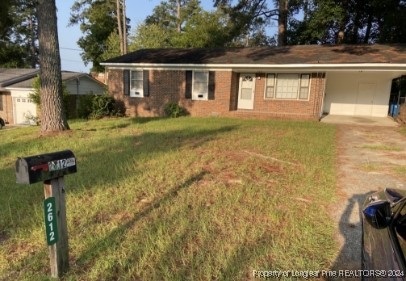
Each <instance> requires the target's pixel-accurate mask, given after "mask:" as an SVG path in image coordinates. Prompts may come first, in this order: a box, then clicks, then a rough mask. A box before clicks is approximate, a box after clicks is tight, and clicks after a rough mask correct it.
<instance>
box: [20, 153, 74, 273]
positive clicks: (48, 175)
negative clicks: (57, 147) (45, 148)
mask: <svg viewBox="0 0 406 281" xmlns="http://www.w3.org/2000/svg"><path fill="white" fill-rule="evenodd" d="M72 173H76V158H75V156H74V155H73V152H72V151H70V150H64V151H59V152H53V153H48V154H41V155H36V156H30V157H25V158H18V159H17V161H16V179H17V183H21V184H32V183H36V182H40V181H42V182H43V183H44V195H45V200H44V221H45V232H46V241H47V244H48V248H49V258H50V265H51V276H52V277H56V278H58V277H61V276H62V274H63V273H65V272H67V271H68V269H69V248H68V230H67V224H66V200H65V186H64V183H63V177H64V175H68V174H72Z"/></svg>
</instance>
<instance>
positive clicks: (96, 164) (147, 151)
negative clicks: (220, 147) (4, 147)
mask: <svg viewBox="0 0 406 281" xmlns="http://www.w3.org/2000/svg"><path fill="white" fill-rule="evenodd" d="M234 129H236V126H222V127H217V128H209V129H194V130H193V131H192V132H191V131H190V130H189V129H187V128H186V129H180V130H168V131H164V132H162V131H161V132H146V133H143V134H140V135H124V136H121V137H115V138H114V141H112V140H110V139H109V138H108V135H106V138H105V139H103V140H100V141H99V142H96V143H92V142H89V144H88V145H84V147H81V148H80V149H76V150H75V149H72V150H73V152H74V154H75V156H76V159H77V169H78V172H77V173H76V174H72V175H68V176H66V177H65V186H66V190H67V199H68V198H69V197H70V196H74V195H75V194H76V193H79V194H81V193H83V192H88V191H93V192H94V191H96V190H97V189H100V188H103V189H116V188H119V187H120V183H121V182H122V181H125V180H126V179H127V178H128V177H129V175H131V176H133V177H136V176H137V174H140V173H142V172H144V169H143V167H142V165H138V162H140V161H141V162H142V161H145V160H146V159H147V160H148V159H152V158H153V157H154V156H155V155H156V154H161V153H166V152H172V151H176V150H178V149H180V148H191V149H193V148H196V147H199V146H201V145H203V144H205V143H207V142H209V141H211V140H213V139H215V138H216V136H218V135H219V134H223V133H227V132H229V131H232V130H234ZM73 133H77V131H76V132H73ZM79 133H82V134H83V132H79ZM92 134H93V132H85V135H84V136H83V138H81V139H78V138H73V139H72V140H70V139H69V138H68V137H67V138H66V141H65V142H61V143H60V147H57V148H55V151H58V150H64V149H69V147H70V146H71V145H72V142H77V141H83V142H84V143H87V142H86V140H87V139H91V138H92ZM10 145H12V146H20V145H29V143H27V142H25V141H18V142H17V143H13V144H10ZM13 154H14V153H13ZM13 154H11V155H13ZM9 155H10V154H9ZM25 156H28V155H25ZM14 163H15V162H14ZM14 163H11V164H10V166H9V167H5V168H2V169H0V180H1V182H0V191H1V192H2V196H1V198H0V206H1V207H2V208H3V210H7V211H8V212H9V213H10V214H13V217H14V218H15V221H12V220H10V218H7V216H2V217H0V229H4V230H5V231H4V232H5V234H6V236H9V234H10V233H11V232H15V231H17V230H18V229H31V228H32V225H33V220H32V215H33V206H37V208H36V209H37V211H38V210H39V211H40V212H42V200H43V184H42V183H36V184H33V185H29V186H28V185H25V186H22V185H17V184H16V183H15V170H14ZM69 208H70V207H69V206H67V211H68V220H69ZM3 215H4V212H3Z"/></svg>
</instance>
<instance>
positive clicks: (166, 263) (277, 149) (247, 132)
mask: <svg viewBox="0 0 406 281" xmlns="http://www.w3.org/2000/svg"><path fill="white" fill-rule="evenodd" d="M70 126H71V128H72V130H71V131H70V132H67V133H62V134H60V135H57V136H53V137H41V136H40V135H39V132H38V128H36V127H34V128H33V127H30V128H21V129H16V130H10V131H1V132H0V137H1V140H2V141H1V143H0V147H1V149H0V189H1V194H2V196H1V197H0V206H1V207H2V212H0V245H1V247H0V280H2V279H10V280H17V279H19V280H25V279H26V280H43V279H46V278H47V275H48V274H49V273H48V271H49V266H48V256H47V255H48V253H47V249H46V246H45V244H46V241H45V230H44V226H43V213H42V212H43V210H42V200H43V187H42V184H34V185H32V186H22V185H16V184H15V175H14V163H15V160H16V158H17V157H18V156H29V155H35V154H39V153H46V152H52V151H58V150H63V149H71V150H72V151H73V152H74V153H75V155H76V157H77V165H78V173H77V174H74V175H69V176H67V177H66V178H65V184H66V189H67V217H68V229H69V246H70V259H71V260H70V265H71V268H70V271H69V272H68V274H67V275H66V280H115V279H121V280H246V279H249V278H251V275H252V270H292V269H294V270H321V269H328V268H329V266H330V264H331V263H332V262H333V258H334V255H335V254H336V252H337V248H336V244H335V241H334V239H333V231H334V226H333V222H332V221H331V219H330V217H329V214H328V208H329V205H331V204H332V203H333V202H334V200H335V143H334V139H335V127H333V126H329V125H326V124H321V123H317V122H294V121H254V120H238V119H223V118H178V119H151V118H150V119H130V118H123V119H112V120H97V121H81V120H77V121H73V122H71V123H70Z"/></svg>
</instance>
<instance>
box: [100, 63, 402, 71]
mask: <svg viewBox="0 0 406 281" xmlns="http://www.w3.org/2000/svg"><path fill="white" fill-rule="evenodd" d="M101 65H103V66H106V67H108V68H111V69H128V68H149V69H162V70H164V69H168V70H170V69H229V70H238V69H253V70H254V69H263V70H267V69H278V70H291V69H299V70H311V71H328V70H329V71H331V70H334V71H362V70H366V71H398V70H403V71H406V63H342V64H320V63H316V64H163V63H101Z"/></svg>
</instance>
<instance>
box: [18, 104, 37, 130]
mask: <svg viewBox="0 0 406 281" xmlns="http://www.w3.org/2000/svg"><path fill="white" fill-rule="evenodd" d="M14 109H15V111H14V112H15V123H16V124H27V123H29V122H28V120H27V117H30V116H37V106H36V105H35V104H34V103H33V102H32V100H31V99H29V98H14Z"/></svg>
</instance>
